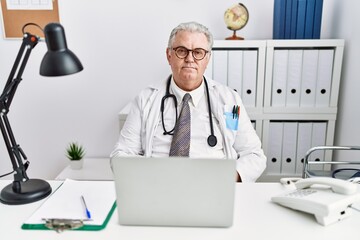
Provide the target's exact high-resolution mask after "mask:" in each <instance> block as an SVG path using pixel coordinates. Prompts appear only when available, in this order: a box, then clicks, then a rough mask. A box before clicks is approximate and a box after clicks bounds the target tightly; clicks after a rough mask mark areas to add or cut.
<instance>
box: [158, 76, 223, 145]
mask: <svg viewBox="0 0 360 240" xmlns="http://www.w3.org/2000/svg"><path fill="white" fill-rule="evenodd" d="M170 83H171V75H170V76H169V78H168V80H167V84H166V93H165V96H164V97H163V98H162V99H161V108H160V111H161V122H162V126H163V129H164V135H173V134H174V129H175V126H176V123H177V119H178V111H177V100H176V96H175V95H174V94H170ZM204 83H205V89H206V96H207V103H208V109H209V120H210V131H211V133H210V135H209V137H208V138H207V143H208V144H209V146H210V147H214V146H215V145H216V143H217V138H216V136H215V135H214V127H213V121H212V117H211V104H210V95H209V87H208V84H207V81H206V78H205V77H204ZM167 98H171V99H173V102H174V107H175V113H176V118H175V125H174V127H173V128H172V129H171V130H170V131H167V130H166V128H165V123H164V108H165V100H166V99H167Z"/></svg>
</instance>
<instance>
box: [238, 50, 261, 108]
mask: <svg viewBox="0 0 360 240" xmlns="http://www.w3.org/2000/svg"><path fill="white" fill-rule="evenodd" d="M243 59H244V61H243V86H242V91H241V97H242V100H243V103H244V105H245V106H246V107H255V105H256V84H257V51H256V50H246V51H244V58H243Z"/></svg>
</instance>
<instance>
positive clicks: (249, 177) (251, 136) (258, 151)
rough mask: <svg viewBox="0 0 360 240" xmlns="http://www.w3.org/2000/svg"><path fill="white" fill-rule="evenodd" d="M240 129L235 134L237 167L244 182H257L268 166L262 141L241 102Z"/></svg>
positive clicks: (234, 145) (234, 146)
mask: <svg viewBox="0 0 360 240" xmlns="http://www.w3.org/2000/svg"><path fill="white" fill-rule="evenodd" d="M240 108H242V111H241V112H240V117H239V123H238V124H239V125H238V131H237V132H236V135H235V141H234V144H233V148H234V150H235V151H236V153H237V162H236V169H237V171H238V173H239V175H240V176H241V180H242V182H255V181H256V179H257V178H259V177H260V175H261V174H262V173H263V171H264V170H265V167H266V156H265V154H264V151H263V149H262V146H261V141H260V139H259V137H258V135H257V133H256V131H255V129H254V127H253V125H252V123H251V121H250V119H249V117H248V114H247V112H246V110H245V108H244V106H243V105H242V103H241V104H240Z"/></svg>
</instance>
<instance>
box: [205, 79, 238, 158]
mask: <svg viewBox="0 0 360 240" xmlns="http://www.w3.org/2000/svg"><path fill="white" fill-rule="evenodd" d="M208 85H209V94H210V103H211V107H212V114H213V115H214V116H215V118H216V119H217V120H218V121H219V127H220V130H221V132H222V135H223V136H222V137H223V141H224V146H225V154H226V157H227V158H236V157H237V156H233V151H232V144H233V143H234V141H235V135H236V132H235V131H232V130H229V129H227V127H226V119H225V115H224V106H225V104H226V101H229V102H228V103H227V104H232V103H233V101H234V100H233V99H232V98H231V97H230V96H229V97H227V95H226V93H225V92H224V93H222V92H221V89H220V88H219V87H217V86H216V83H215V82H214V81H213V80H208Z"/></svg>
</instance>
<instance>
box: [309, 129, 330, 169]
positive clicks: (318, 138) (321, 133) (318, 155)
mask: <svg viewBox="0 0 360 240" xmlns="http://www.w3.org/2000/svg"><path fill="white" fill-rule="evenodd" d="M326 128H327V123H326V122H314V123H313V128H312V136H311V138H312V141H311V147H316V146H324V145H325V142H326V141H325V140H326ZM324 157H325V153H324V152H323V151H315V152H314V153H313V154H311V155H310V160H311V161H324ZM310 170H323V165H316V166H311V169H310Z"/></svg>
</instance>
